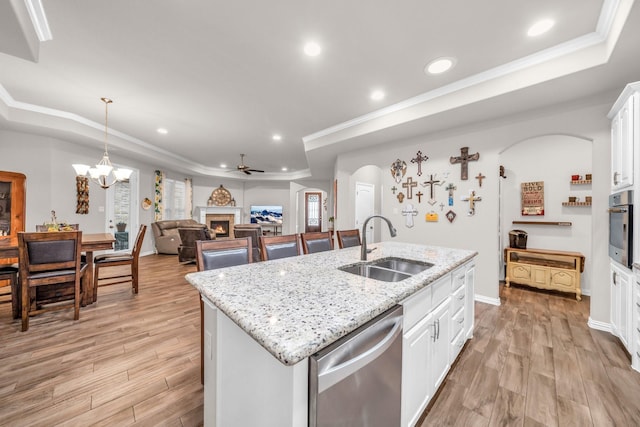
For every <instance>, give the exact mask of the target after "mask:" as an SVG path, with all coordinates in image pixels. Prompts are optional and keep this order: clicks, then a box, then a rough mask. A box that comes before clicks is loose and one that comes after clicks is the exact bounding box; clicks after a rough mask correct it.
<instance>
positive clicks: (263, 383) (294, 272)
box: [187, 242, 476, 426]
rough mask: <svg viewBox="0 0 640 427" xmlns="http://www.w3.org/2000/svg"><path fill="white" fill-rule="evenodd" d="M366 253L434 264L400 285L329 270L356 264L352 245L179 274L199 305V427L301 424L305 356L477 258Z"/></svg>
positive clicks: (405, 248)
mask: <svg viewBox="0 0 640 427" xmlns="http://www.w3.org/2000/svg"><path fill="white" fill-rule="evenodd" d="M374 248H375V250H374V251H373V252H372V253H371V254H369V259H370V260H375V259H379V258H385V257H398V258H404V259H411V260H418V261H424V262H429V263H432V264H433V267H431V268H429V269H427V270H426V271H423V272H422V273H419V274H416V275H414V276H412V277H409V278H407V279H405V280H402V281H399V282H382V281H378V280H374V279H369V278H364V277H361V276H358V275H355V274H351V273H347V272H344V271H341V270H338V267H340V266H343V265H347V264H353V263H356V262H358V261H359V259H360V249H359V248H358V247H355V248H348V249H342V250H336V251H328V252H322V253H317V254H311V255H303V256H299V257H293V258H285V259H280V260H274V261H269V262H262V263H254V264H250V265H244V266H237V267H229V268H224V269H219V270H211V271H205V272H199V273H191V274H189V275H187V280H188V281H189V283H191V284H192V285H193V286H194V287H196V288H197V289H198V291H199V292H200V294H201V295H202V298H203V301H204V303H205V333H204V336H205V345H204V349H203V351H204V355H205V357H204V359H205V423H206V425H218V426H226V425H263V426H266V425H274V426H287V425H288V426H304V425H306V422H307V380H308V379H307V376H308V357H309V356H311V355H312V354H314V353H316V352H317V351H318V350H320V349H322V348H324V347H326V346H328V345H329V344H331V343H333V342H335V341H336V340H338V339H339V338H341V337H343V336H345V335H347V334H349V333H350V332H351V331H353V330H355V329H357V328H358V327H359V326H361V325H363V324H365V323H366V322H368V321H370V320H371V319H373V318H375V317H376V316H378V315H379V314H381V313H384V312H385V311H387V310H388V309H390V308H392V307H394V306H395V305H397V304H399V303H403V302H404V301H406V300H408V299H410V297H412V296H413V295H417V294H420V293H421V290H423V289H426V288H429V285H430V284H431V283H433V282H435V281H438V280H439V279H441V278H443V277H445V276H447V275H450V273H452V271H453V270H454V269H456V268H458V267H459V266H462V265H463V264H465V263H468V262H469V261H470V260H472V259H473V257H474V256H475V255H476V253H475V252H473V251H468V250H459V249H449V248H441V247H431V246H424V245H415V244H407V243H397V242H383V243H378V244H372V245H370V249H374ZM450 280H451V279H449V286H448V289H449V291H450V290H451V285H450V283H451V282H450ZM448 297H449V295H448V294H447V298H448ZM471 297H472V295H471ZM430 301H431V297H429V302H430ZM405 316H406V314H405ZM405 329H406V327H405ZM452 338H453V337H452ZM403 359H404V356H403ZM447 359H449V355H447ZM403 363H404V362H403ZM403 387H404V386H403Z"/></svg>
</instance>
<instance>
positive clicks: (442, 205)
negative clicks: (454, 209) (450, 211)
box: [440, 203, 444, 211]
mask: <svg viewBox="0 0 640 427" xmlns="http://www.w3.org/2000/svg"><path fill="white" fill-rule="evenodd" d="M440 210H441V211H443V210H444V203H440Z"/></svg>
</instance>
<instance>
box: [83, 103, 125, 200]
mask: <svg viewBox="0 0 640 427" xmlns="http://www.w3.org/2000/svg"><path fill="white" fill-rule="evenodd" d="M100 99H101V100H102V102H104V154H103V156H102V160H100V161H99V162H98V163H97V164H96V165H95V167H91V166H88V165H82V164H74V165H71V166H73V168H74V169H75V171H76V175H77V176H86V175H87V173H89V176H90V177H91V179H92V180H93V181H95V182H96V183H97V184H98V185H100V187H102V188H105V189H106V188H109V187H111V186H112V185H113V184H115V183H116V182H119V181H127V180H128V179H129V177H130V176H131V173H132V172H133V171H132V170H131V169H114V167H113V165H112V164H111V161H110V160H109V150H108V147H107V145H108V144H107V143H108V139H109V132H108V129H109V104H111V103H112V102H113V101H112V100H111V99H109V98H100Z"/></svg>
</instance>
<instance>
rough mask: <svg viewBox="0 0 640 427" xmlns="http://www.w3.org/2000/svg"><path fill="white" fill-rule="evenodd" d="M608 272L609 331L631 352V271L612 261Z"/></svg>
mask: <svg viewBox="0 0 640 427" xmlns="http://www.w3.org/2000/svg"><path fill="white" fill-rule="evenodd" d="M610 272H611V274H610V276H609V277H610V281H611V282H610V287H611V331H612V332H613V334H614V335H616V336H617V337H618V338H620V341H621V342H622V344H623V345H624V346H625V348H626V349H627V350H628V351H629V352H630V353H631V351H632V350H631V346H630V344H631V326H632V323H631V315H632V312H631V306H632V304H633V298H632V296H631V291H632V288H631V284H632V281H633V277H632V272H631V270H629V269H627V268H625V267H623V266H622V265H620V264H618V263H616V262H613V261H611V263H610Z"/></svg>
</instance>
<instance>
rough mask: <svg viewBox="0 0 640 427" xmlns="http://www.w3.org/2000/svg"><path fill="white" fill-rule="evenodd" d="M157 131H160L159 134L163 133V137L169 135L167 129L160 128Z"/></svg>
mask: <svg viewBox="0 0 640 427" xmlns="http://www.w3.org/2000/svg"><path fill="white" fill-rule="evenodd" d="M157 131H158V133H161V134H163V135H166V134H168V133H169V131H168V130H166V129H165V128H158V129H157Z"/></svg>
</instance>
